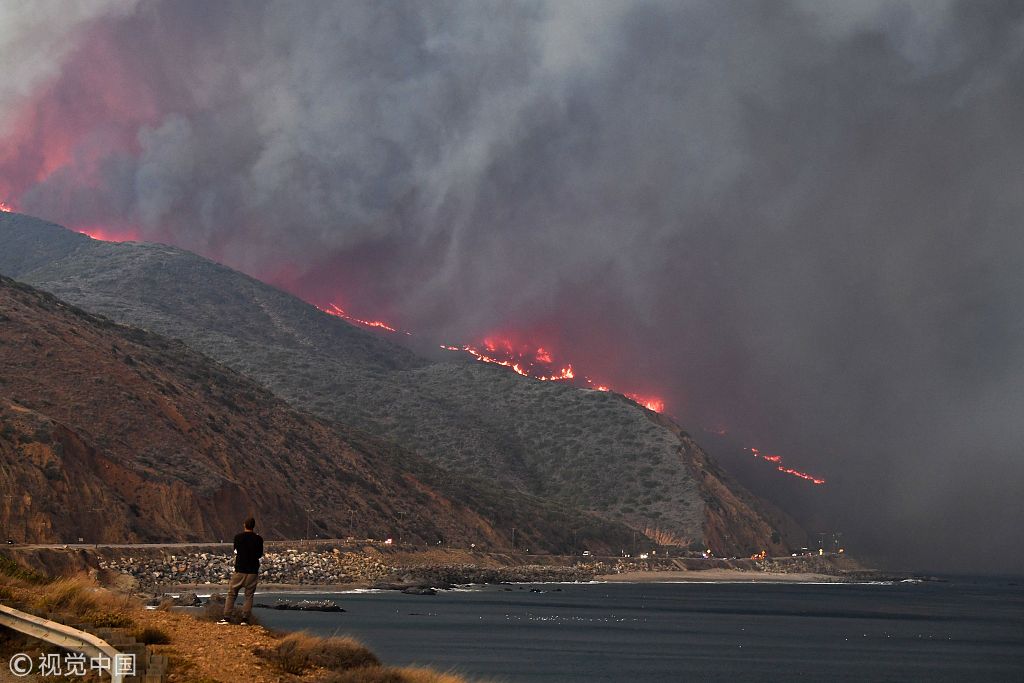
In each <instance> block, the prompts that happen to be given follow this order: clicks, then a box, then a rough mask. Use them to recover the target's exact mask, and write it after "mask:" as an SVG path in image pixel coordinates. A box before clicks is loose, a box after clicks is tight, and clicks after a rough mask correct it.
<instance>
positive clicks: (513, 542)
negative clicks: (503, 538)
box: [512, 527, 516, 548]
mask: <svg viewBox="0 0 1024 683" xmlns="http://www.w3.org/2000/svg"><path fill="white" fill-rule="evenodd" d="M512 547H513V548H515V547H516V528H515V527H512Z"/></svg>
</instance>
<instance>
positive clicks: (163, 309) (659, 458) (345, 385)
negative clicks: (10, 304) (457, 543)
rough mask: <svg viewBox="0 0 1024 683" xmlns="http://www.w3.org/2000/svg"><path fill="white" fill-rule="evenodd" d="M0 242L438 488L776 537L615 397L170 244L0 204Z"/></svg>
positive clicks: (122, 318)
mask: <svg viewBox="0 0 1024 683" xmlns="http://www.w3.org/2000/svg"><path fill="white" fill-rule="evenodd" d="M0 244H2V245H3V251H2V253H0V273H4V274H6V275H9V276H12V277H15V278H17V279H19V280H23V281H25V282H29V283H31V284H33V285H35V286H38V287H40V288H42V289H45V290H47V291H50V292H52V293H54V294H56V295H57V296H59V297H60V298H62V299H66V300H67V301H70V302H72V303H74V304H75V305H78V306H81V307H83V308H85V309H87V310H89V311H93V312H96V313H100V314H102V315H105V316H108V317H110V318H112V319H114V320H117V321H118V322H122V323H125V324H130V325H134V326H138V327H142V328H145V329H148V330H151V331H154V332H156V333H159V334H163V335H167V336H172V337H175V338H179V339H181V340H183V341H184V342H185V343H186V344H188V345H189V346H191V347H193V348H195V349H197V350H199V351H201V352H202V353H204V354H206V355H208V356H210V357H211V358H214V359H216V360H218V361H219V362H221V363H224V364H225V365H227V366H229V367H231V368H233V369H234V370H236V371H238V372H239V373H242V374H243V375H246V376H247V377H250V378H252V379H254V380H256V381H257V382H259V383H261V384H262V385H264V386H265V387H267V388H268V389H270V390H271V391H272V392H274V394H276V395H278V396H281V397H282V398H284V399H285V400H287V401H288V402H289V403H291V404H292V405H293V406H296V407H299V408H301V409H304V410H308V411H309V412H311V413H313V414H315V415H318V416H319V417H321V418H324V419H327V420H329V421H331V422H332V423H335V424H340V425H346V426H348V427H354V428H357V429H359V430H362V431H365V432H366V433H368V434H371V435H375V436H377V437H380V438H383V439H387V440H388V441H391V442H394V443H396V444H398V445H399V446H401V447H402V448H403V449H406V450H408V451H409V452H412V453H415V454H417V455H419V456H422V457H424V458H426V459H428V460H430V461H432V462H434V463H436V464H438V465H441V466H442V467H444V468H446V469H447V470H448V471H449V472H450V473H452V474H451V476H450V477H448V478H447V481H445V482H441V483H440V485H441V486H442V487H445V486H447V487H459V486H464V484H463V481H464V479H463V478H464V477H465V476H467V475H468V476H471V477H478V478H482V479H485V480H489V481H493V482H495V483H496V484H498V485H500V486H502V487H504V488H506V489H507V490H514V491H520V492H523V493H526V494H530V495H533V496H539V497H542V498H544V499H546V500H551V501H556V502H558V503H560V504H564V505H571V506H573V507H576V508H580V509H583V510H589V511H594V512H596V513H599V514H600V515H602V516H605V517H608V518H610V519H617V520H621V521H623V522H625V523H627V524H629V525H631V526H633V527H634V528H637V529H639V530H641V531H647V532H649V533H651V534H657V535H660V536H661V537H663V538H666V539H670V540H674V541H676V542H679V543H684V544H689V543H701V542H704V541H705V540H706V541H709V542H711V543H713V544H714V545H716V546H717V547H716V550H719V551H720V552H723V553H728V554H735V553H745V552H747V551H751V550H756V549H760V548H769V549H770V550H775V551H783V550H784V549H785V548H784V545H785V544H784V541H783V539H780V537H779V536H778V535H775V533H774V532H775V530H776V529H778V528H780V526H781V523H780V520H779V519H778V518H777V516H775V517H774V518H772V519H770V518H769V515H768V513H767V512H766V511H765V509H764V508H762V507H761V506H760V504H759V503H758V501H757V500H756V499H755V498H754V497H753V496H750V495H749V494H747V493H746V492H743V491H742V489H740V488H739V487H738V486H737V485H735V484H734V483H733V482H729V481H727V480H726V479H725V478H724V475H723V474H722V473H721V472H719V471H717V468H714V467H713V466H708V463H709V460H708V459H707V456H706V455H705V454H704V453H703V452H702V451H701V450H700V449H699V447H698V446H697V445H696V444H695V443H694V442H693V441H692V440H691V439H689V437H688V436H686V435H685V434H684V433H683V432H682V430H680V429H679V428H678V426H676V425H673V424H671V423H669V422H668V421H666V420H665V419H664V418H662V417H660V416H657V415H655V414H654V413H651V412H650V411H647V410H645V409H643V408H641V407H639V406H637V405H636V404H635V403H633V402H631V401H629V400H628V399H625V398H624V397H622V396H619V395H616V394H612V393H606V392H597V391H588V390H583V389H578V388H573V387H569V386H564V385H559V384H557V383H552V382H537V381H534V380H530V379H528V378H524V377H520V376H519V375H516V374H514V373H511V372H508V371H506V370H504V369H503V368H499V367H494V366H489V365H484V364H480V363H475V362H471V361H468V360H466V359H457V358H456V359H452V360H450V361H448V362H431V361H428V360H426V359H423V358H421V357H418V356H416V355H414V354H413V353H412V352H410V351H409V350H407V349H405V348H404V347H401V346H399V345H397V344H394V343H392V342H391V341H390V340H387V339H383V338H381V337H380V336H378V335H376V334H372V333H370V332H367V331H365V330H362V329H359V328H356V327H354V326H352V325H349V324H348V323H346V322H344V321H342V320H340V319H338V318H335V317H332V316H329V315H326V314H324V313H322V312H320V311H319V310H317V309H316V308H315V307H313V306H310V305H308V304H306V303H304V302H302V301H300V300H298V299H296V298H294V297H292V296H290V295H288V294H286V293H284V292H281V291H279V290H277V289H274V288H272V287H270V286H268V285H265V284H263V283H261V282H259V281H257V280H254V279H252V278H250V277H248V276H245V275H243V274H241V273H238V272H236V271H232V270H230V269H228V268H226V267H224V266H221V265H218V264H216V263H213V262H211V261H208V260H206V259H203V258H201V257H198V256H196V255H194V254H191V253H189V252H185V251H182V250H180V249H176V248H173V247H167V246H163V245H153V244H139V243H126V244H113V243H105V242H97V241H94V240H91V239H89V238H87V237H84V236H75V235H71V236H69V232H68V231H66V230H63V229H61V228H59V227H58V226H52V225H48V224H45V223H42V222H41V221H37V220H35V219H31V218H28V217H25V216H19V215H17V214H4V215H0ZM453 491H454V489H453V488H446V489H445V492H446V493H447V494H448V495H449V496H451V495H453ZM455 495H458V494H457V493H456V494H455ZM773 537H774V539H775V540H774V541H773Z"/></svg>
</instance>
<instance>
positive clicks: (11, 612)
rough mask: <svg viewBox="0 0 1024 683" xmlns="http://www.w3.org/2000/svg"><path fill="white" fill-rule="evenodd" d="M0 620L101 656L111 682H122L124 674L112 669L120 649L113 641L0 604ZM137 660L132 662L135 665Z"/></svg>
mask: <svg viewBox="0 0 1024 683" xmlns="http://www.w3.org/2000/svg"><path fill="white" fill-rule="evenodd" d="M0 624H3V625H4V626H7V627H8V628H13V629H14V630H16V631H21V632H22V633H25V634H27V635H30V636H32V637H34V638H39V639H40V640H45V641H46V642H48V643H51V644H53V645H56V646H58V647H62V648H64V649H66V650H74V651H75V652H81V653H82V654H84V655H86V656H88V657H91V658H96V659H100V658H103V657H105V658H107V661H109V662H110V669H109V671H110V680H111V683H123V682H124V674H122V673H120V672H118V671H116V664H115V662H117V661H119V659H120V658H119V657H118V656H117V655H119V654H121V653H120V652H118V651H117V649H116V648H114V646H113V645H110V644H109V643H107V642H106V641H105V640H102V639H100V638H98V637H96V636H94V635H93V634H91V633H86V632H85V631H79V630H78V629H77V628H71V627H70V626H65V625H64V624H60V623H57V622H56V621H50V620H49V619H43V618H42V617H37V616H35V615H34V614H28V613H26V612H22V611H20V610H16V609H14V608H13V607H8V606H7V605H0ZM138 664H139V663H138V662H136V667H137V666H138Z"/></svg>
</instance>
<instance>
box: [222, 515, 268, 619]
mask: <svg viewBox="0 0 1024 683" xmlns="http://www.w3.org/2000/svg"><path fill="white" fill-rule="evenodd" d="M242 527H243V529H244V530H243V531H242V533H240V534H238V535H236V536H235V571H234V573H233V574H232V575H231V580H230V581H228V597H227V599H226V600H225V601H224V617H223V618H222V619H221V620H220V621H218V622H217V623H218V624H227V623H230V622H228V616H230V615H231V611H232V610H234V609H235V598H237V597H238V589H239V588H243V589H245V603H244V604H243V605H242V620H241V623H243V624H248V623H249V616H250V615H251V614H252V598H253V596H254V595H255V594H256V578H257V576H258V574H259V571H260V558H261V557H263V537H262V536H260V535H259V534H257V533H256V531H255V529H256V520H255V519H253V518H252V517H250V518H249V519H247V520H245V522H243V523H242Z"/></svg>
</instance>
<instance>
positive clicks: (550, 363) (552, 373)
mask: <svg viewBox="0 0 1024 683" xmlns="http://www.w3.org/2000/svg"><path fill="white" fill-rule="evenodd" d="M441 348H442V349H445V350H446V351H461V352H464V353H468V354H469V355H471V356H473V358H476V359H477V360H478V361H480V362H482V363H490V364H492V365H500V366H502V367H505V368H509V369H510V370H512V371H513V372H515V373H518V374H520V375H522V376H523V377H532V378H533V379H536V380H540V381H542V382H570V383H572V384H573V385H575V386H585V387H586V388H589V389H594V390H595V391H611V390H612V389H611V387H609V386H608V385H606V384H598V383H597V382H595V381H594V380H592V379H590V378H589V377H579V376H578V375H577V372H576V370H575V369H574V368H573V365H572V363H565V364H560V363H556V362H555V358H554V355H553V354H552V352H551V350H550V349H548V348H546V347H544V346H533V345H531V344H517V343H515V342H513V341H512V339H511V338H509V337H506V336H499V335H492V336H489V337H487V338H485V339H484V340H483V342H482V343H481V345H480V346H479V347H477V346H473V345H470V344H463V345H461V346H453V345H450V344H441ZM623 395H624V396H626V397H627V398H629V399H631V400H633V401H636V402H637V403H638V404H640V405H642V406H643V407H644V408H647V409H648V410H653V411H654V412H657V413H663V412H665V401H664V400H662V399H660V398H658V397H655V396H642V395H640V394H635V393H625V394H623Z"/></svg>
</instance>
